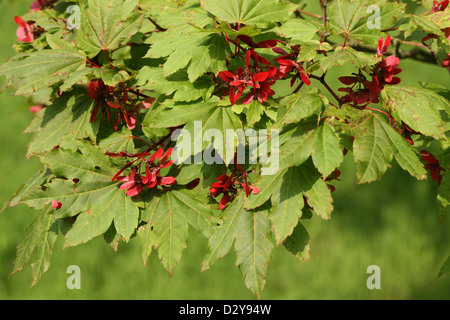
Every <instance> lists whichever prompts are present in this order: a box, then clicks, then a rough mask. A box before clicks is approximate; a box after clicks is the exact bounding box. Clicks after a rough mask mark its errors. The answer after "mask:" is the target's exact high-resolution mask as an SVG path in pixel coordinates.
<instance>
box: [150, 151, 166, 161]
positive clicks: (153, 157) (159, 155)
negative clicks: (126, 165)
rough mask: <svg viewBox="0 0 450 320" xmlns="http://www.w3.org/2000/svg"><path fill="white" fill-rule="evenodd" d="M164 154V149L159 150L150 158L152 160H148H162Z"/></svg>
mask: <svg viewBox="0 0 450 320" xmlns="http://www.w3.org/2000/svg"><path fill="white" fill-rule="evenodd" d="M163 154H164V149H159V150H158V151H156V152H155V153H154V154H153V155H152V156H151V157H150V159H148V161H151V162H154V161H155V160H156V159H160V158H161V157H162V156H163Z"/></svg>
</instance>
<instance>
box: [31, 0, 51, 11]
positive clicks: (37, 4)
mask: <svg viewBox="0 0 450 320" xmlns="http://www.w3.org/2000/svg"><path fill="white" fill-rule="evenodd" d="M49 4H50V3H48V2H47V1H46V0H35V1H34V2H33V3H32V4H31V6H30V11H31V12H36V11H39V10H42V9H43V8H44V7H46V6H48V5H49Z"/></svg>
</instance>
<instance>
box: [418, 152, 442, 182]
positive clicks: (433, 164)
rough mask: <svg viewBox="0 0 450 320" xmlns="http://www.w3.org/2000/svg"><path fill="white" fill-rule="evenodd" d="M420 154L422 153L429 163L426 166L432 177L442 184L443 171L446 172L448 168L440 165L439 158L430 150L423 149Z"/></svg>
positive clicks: (424, 159)
mask: <svg viewBox="0 0 450 320" xmlns="http://www.w3.org/2000/svg"><path fill="white" fill-rule="evenodd" d="M420 154H421V155H422V160H423V161H425V162H426V163H427V164H426V165H425V166H424V168H425V169H427V170H428V171H430V175H431V179H433V180H435V181H437V183H438V185H441V181H442V174H441V171H444V172H445V171H446V170H445V169H444V168H442V167H441V166H440V164H439V160H437V159H436V157H435V156H433V155H432V154H431V153H429V152H428V151H426V150H422V151H420Z"/></svg>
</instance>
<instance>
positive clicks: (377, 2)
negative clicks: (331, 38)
mask: <svg viewBox="0 0 450 320" xmlns="http://www.w3.org/2000/svg"><path fill="white" fill-rule="evenodd" d="M405 7H406V4H401V3H392V2H387V1H383V0H335V1H333V3H332V4H331V6H330V21H329V24H328V26H329V28H330V31H331V32H332V34H339V35H342V36H345V37H350V38H353V39H354V40H358V41H362V42H364V43H367V44H371V43H376V42H377V41H378V39H379V38H380V37H382V36H383V35H382V33H381V30H384V29H388V28H390V27H392V26H393V25H394V24H395V23H396V22H397V21H398V20H399V19H400V17H401V16H402V15H403V13H404V11H405Z"/></svg>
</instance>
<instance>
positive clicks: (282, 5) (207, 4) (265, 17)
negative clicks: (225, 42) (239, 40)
mask: <svg viewBox="0 0 450 320" xmlns="http://www.w3.org/2000/svg"><path fill="white" fill-rule="evenodd" d="M200 3H201V5H202V7H203V8H204V9H205V10H206V11H208V12H210V13H212V14H213V15H215V16H216V17H218V18H219V19H221V20H222V21H225V22H228V23H239V24H243V25H244V24H245V25H246V26H252V25H261V24H263V25H267V24H270V23H275V22H283V21H286V20H287V19H289V17H290V15H291V14H292V13H293V12H294V10H295V9H296V8H297V6H296V5H294V4H291V3H287V2H281V1H276V0H201V1H200Z"/></svg>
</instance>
